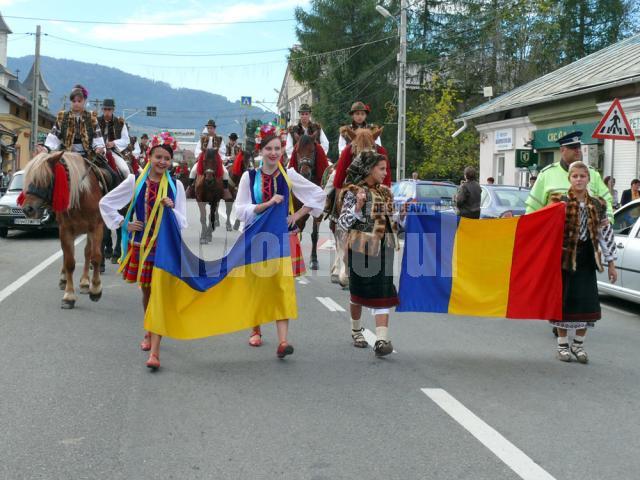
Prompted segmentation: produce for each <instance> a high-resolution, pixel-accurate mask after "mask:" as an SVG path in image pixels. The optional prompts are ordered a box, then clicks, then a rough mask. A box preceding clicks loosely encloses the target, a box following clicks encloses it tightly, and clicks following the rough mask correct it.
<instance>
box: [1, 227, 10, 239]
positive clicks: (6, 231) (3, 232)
mask: <svg viewBox="0 0 640 480" xmlns="http://www.w3.org/2000/svg"><path fill="white" fill-rule="evenodd" d="M7 235H9V229H8V228H7V227H0V238H7Z"/></svg>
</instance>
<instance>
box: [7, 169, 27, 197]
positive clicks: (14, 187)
mask: <svg viewBox="0 0 640 480" xmlns="http://www.w3.org/2000/svg"><path fill="white" fill-rule="evenodd" d="M23 181H24V175H23V174H22V173H16V174H15V175H14V176H13V178H12V179H11V183H10V184H9V188H8V190H9V191H10V192H14V191H20V190H22V187H23Z"/></svg>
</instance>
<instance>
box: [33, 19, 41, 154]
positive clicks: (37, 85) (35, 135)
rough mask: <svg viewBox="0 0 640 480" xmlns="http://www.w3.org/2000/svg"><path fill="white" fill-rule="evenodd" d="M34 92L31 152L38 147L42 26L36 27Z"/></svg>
mask: <svg viewBox="0 0 640 480" xmlns="http://www.w3.org/2000/svg"><path fill="white" fill-rule="evenodd" d="M32 88H33V92H32V94H31V151H32V152H34V151H35V149H36V146H37V145H38V109H39V107H40V105H39V101H40V98H39V97H40V94H39V93H40V25H38V26H37V27H36V55H35V58H34V60H33V86H32Z"/></svg>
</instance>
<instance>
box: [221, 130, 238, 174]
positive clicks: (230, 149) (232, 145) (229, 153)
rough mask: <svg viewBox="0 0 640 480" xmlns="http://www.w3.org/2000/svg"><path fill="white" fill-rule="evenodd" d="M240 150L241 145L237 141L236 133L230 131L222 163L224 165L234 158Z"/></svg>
mask: <svg viewBox="0 0 640 480" xmlns="http://www.w3.org/2000/svg"><path fill="white" fill-rule="evenodd" d="M241 151H242V145H240V144H239V143H238V134H237V133H232V134H231V135H229V142H228V143H227V147H226V149H225V155H224V165H225V167H226V166H227V165H229V164H230V163H233V161H234V160H235V159H236V157H237V156H238V154H239V153H240V152H241Z"/></svg>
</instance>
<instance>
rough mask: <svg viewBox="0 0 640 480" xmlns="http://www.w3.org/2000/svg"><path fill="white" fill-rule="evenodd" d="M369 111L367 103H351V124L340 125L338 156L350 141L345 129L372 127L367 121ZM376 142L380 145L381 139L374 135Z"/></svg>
mask: <svg viewBox="0 0 640 480" xmlns="http://www.w3.org/2000/svg"><path fill="white" fill-rule="evenodd" d="M369 113H371V109H370V108H369V106H368V105H365V104H364V102H360V101H357V102H353V104H352V105H351V110H349V115H350V116H351V125H344V126H342V127H340V139H339V140H338V157H339V156H340V154H341V153H342V150H344V149H345V147H346V146H347V145H349V144H350V143H351V139H350V138H349V137H348V136H347V135H346V130H347V129H349V128H351V129H352V130H357V129H358V128H372V127H375V125H369V124H368V123H367V117H368V116H369ZM376 144H378V145H380V146H382V141H381V140H380V136H378V137H376Z"/></svg>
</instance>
